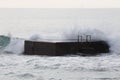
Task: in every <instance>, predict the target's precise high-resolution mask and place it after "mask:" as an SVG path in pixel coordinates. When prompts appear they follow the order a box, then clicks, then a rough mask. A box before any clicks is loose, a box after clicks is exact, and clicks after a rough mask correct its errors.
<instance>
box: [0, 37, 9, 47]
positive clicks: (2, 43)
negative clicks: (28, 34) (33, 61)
mask: <svg viewBox="0 0 120 80" xmlns="http://www.w3.org/2000/svg"><path fill="white" fill-rule="evenodd" d="M9 43H10V37H6V36H0V49H1V48H4V47H6V46H7V45H8V44H9Z"/></svg>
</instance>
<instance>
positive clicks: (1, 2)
mask: <svg viewBox="0 0 120 80" xmlns="http://www.w3.org/2000/svg"><path fill="white" fill-rule="evenodd" d="M0 8H120V0H0Z"/></svg>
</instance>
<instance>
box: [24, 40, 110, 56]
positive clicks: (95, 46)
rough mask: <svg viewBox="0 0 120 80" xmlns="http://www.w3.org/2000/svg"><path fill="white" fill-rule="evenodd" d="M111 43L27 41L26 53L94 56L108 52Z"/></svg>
mask: <svg viewBox="0 0 120 80" xmlns="http://www.w3.org/2000/svg"><path fill="white" fill-rule="evenodd" d="M108 52H109V45H108V44H107V43H106V42H105V41H93V42H55V43H53V42H35V41H25V52H24V54H26V55H48V56H63V55H67V54H75V55H82V56H92V55H97V54H101V53H108Z"/></svg>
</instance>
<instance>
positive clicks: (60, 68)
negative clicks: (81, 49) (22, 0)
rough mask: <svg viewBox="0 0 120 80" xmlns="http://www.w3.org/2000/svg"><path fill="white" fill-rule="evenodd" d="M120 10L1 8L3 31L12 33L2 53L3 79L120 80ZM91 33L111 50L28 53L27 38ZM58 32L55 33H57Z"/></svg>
mask: <svg viewBox="0 0 120 80" xmlns="http://www.w3.org/2000/svg"><path fill="white" fill-rule="evenodd" d="M119 21H120V9H0V28H1V29H0V33H1V35H7V34H8V33H9V34H11V36H10V37H11V40H10V43H9V44H8V45H7V46H6V47H5V48H4V50H2V51H1V53H0V79H1V80H21V79H22V80H120V49H119V48H120V38H119V37H120V32H119V31H120V28H119V26H120V22H119ZM78 34H80V35H86V34H90V35H91V36H92V39H97V40H99V39H100V40H105V41H106V42H107V43H108V44H109V45H110V53H105V54H103V55H97V56H91V57H82V56H76V55H68V56H62V57H49V56H26V55H22V53H23V52H24V40H31V39H36V40H39V39H51V38H52V39H63V40H64V39H65V38H67V39H70V38H76V35H78ZM53 35H54V36H53Z"/></svg>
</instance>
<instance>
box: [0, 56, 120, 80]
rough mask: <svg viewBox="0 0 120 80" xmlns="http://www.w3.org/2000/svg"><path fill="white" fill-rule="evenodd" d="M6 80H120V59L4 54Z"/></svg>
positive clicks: (1, 68) (0, 70) (0, 74)
mask: <svg viewBox="0 0 120 80" xmlns="http://www.w3.org/2000/svg"><path fill="white" fill-rule="evenodd" d="M0 79H2V80H8V79H9V80H21V79H22V80H119V79H120V56H119V55H107V56H106V55H104V56H96V57H80V56H72V57H70V56H66V57H46V56H23V55H21V56H20V55H8V54H1V55H0Z"/></svg>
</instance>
